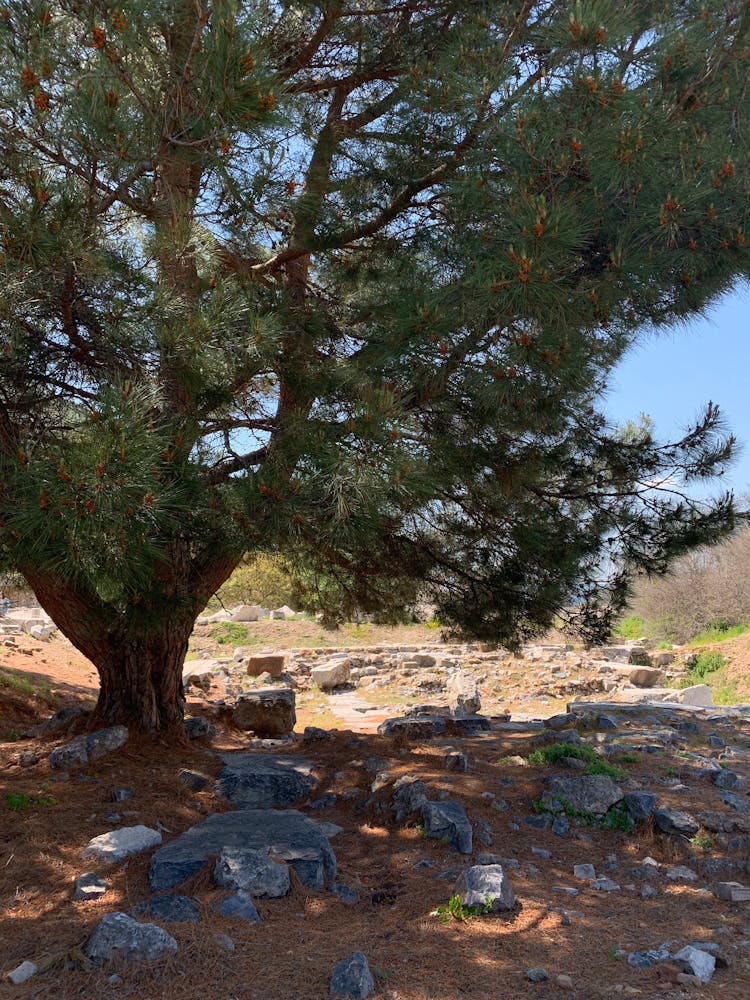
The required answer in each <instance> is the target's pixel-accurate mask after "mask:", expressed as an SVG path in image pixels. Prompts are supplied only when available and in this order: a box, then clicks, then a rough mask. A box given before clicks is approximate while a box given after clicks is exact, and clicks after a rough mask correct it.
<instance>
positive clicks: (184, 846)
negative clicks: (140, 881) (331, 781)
mask: <svg viewBox="0 0 750 1000" xmlns="http://www.w3.org/2000/svg"><path fill="white" fill-rule="evenodd" d="M232 847H239V848H253V849H255V850H258V851H264V852H266V853H270V854H273V855H275V856H276V857H279V858H281V859H282V860H283V861H286V862H287V863H288V864H290V865H291V866H292V868H294V870H295V871H296V873H297V875H298V876H299V878H300V880H301V881H302V882H303V883H304V884H305V885H309V886H311V887H312V888H314V889H320V888H322V887H323V886H324V885H326V884H327V883H330V882H332V881H333V879H334V877H335V875H336V856H335V855H334V853H333V851H332V850H331V845H330V844H329V842H328V839H327V838H326V837H325V836H324V835H323V833H322V832H321V831H320V829H319V827H318V826H317V824H316V823H313V821H312V820H310V819H308V818H307V816H304V815H303V814H302V813H301V812H298V811H297V810H295V809H286V810H283V811H281V810H273V809H242V810H238V811H236V812H228V813H215V814H214V815H212V816H209V817H208V819H206V820H204V821H203V822H202V823H199V824H198V825H197V826H193V827H191V828H190V829H189V830H187V831H186V832H185V833H183V834H182V836H180V837H177V838H176V839H175V840H172V841H170V842H169V843H168V844H165V845H164V847H161V848H160V849H159V850H158V851H156V853H155V854H154V856H153V858H152V859H151V870H150V872H149V882H150V884H151V888H152V889H157V890H160V889H171V888H173V887H174V886H176V885H179V884H180V883H181V882H184V881H185V879H187V878H190V876H191V875H194V874H195V873H196V872H198V871H200V869H201V868H202V867H203V865H204V864H206V862H207V861H208V860H209V858H210V857H212V856H215V855H218V854H220V853H221V851H222V849H224V848H232Z"/></svg>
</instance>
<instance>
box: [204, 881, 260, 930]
mask: <svg viewBox="0 0 750 1000" xmlns="http://www.w3.org/2000/svg"><path fill="white" fill-rule="evenodd" d="M214 910H216V912H217V913H220V914H221V915H222V917H239V919H240V920H247V921H248V922H249V923H251V924H257V923H260V914H259V913H258V911H257V910H256V909H255V904H254V903H253V901H252V899H251V898H250V897H249V896H248V894H247V893H246V892H243V891H242V890H241V889H240V890H239V891H238V892H235V893H234V895H232V896H227V898H226V899H222V900H221V902H220V903H216V904H215V906H214Z"/></svg>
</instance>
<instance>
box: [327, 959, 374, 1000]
mask: <svg viewBox="0 0 750 1000" xmlns="http://www.w3.org/2000/svg"><path fill="white" fill-rule="evenodd" d="M374 990H375V980H374V979H373V976H372V973H371V972H370V966H369V965H368V964H367V959H366V958H365V956H364V955H363V954H362V952H361V951H354V952H352V954H351V955H348V956H347V957H346V958H344V959H342V960H341V961H340V962H339V963H338V965H337V966H335V968H334V970H333V973H332V975H331V989H330V992H331V994H333V995H334V996H343V997H351V998H352V1000H365V997H369V996H370V994H371V993H372V992H374Z"/></svg>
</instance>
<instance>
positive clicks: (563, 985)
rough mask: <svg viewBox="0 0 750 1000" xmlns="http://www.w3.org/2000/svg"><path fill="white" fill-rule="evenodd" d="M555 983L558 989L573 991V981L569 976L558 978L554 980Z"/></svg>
mask: <svg viewBox="0 0 750 1000" xmlns="http://www.w3.org/2000/svg"><path fill="white" fill-rule="evenodd" d="M555 982H556V983H557V985H558V986H559V987H560V989H561V990H572V989H573V980H572V979H571V978H570V976H558V977H557V978H556V979H555Z"/></svg>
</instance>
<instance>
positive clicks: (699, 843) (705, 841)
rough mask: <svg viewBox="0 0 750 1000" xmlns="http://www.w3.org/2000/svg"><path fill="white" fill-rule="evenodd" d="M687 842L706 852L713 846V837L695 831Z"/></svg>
mask: <svg viewBox="0 0 750 1000" xmlns="http://www.w3.org/2000/svg"><path fill="white" fill-rule="evenodd" d="M689 843H690V846H691V847H695V848H696V849H697V850H699V851H703V853H704V854H708V853H709V852H710V851H712V850H713V847H714V842H713V838H712V837H709V836H708V835H707V834H705V833H704V834H700V833H696V835H695V836H694V837H691V838H690V841H689Z"/></svg>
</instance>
